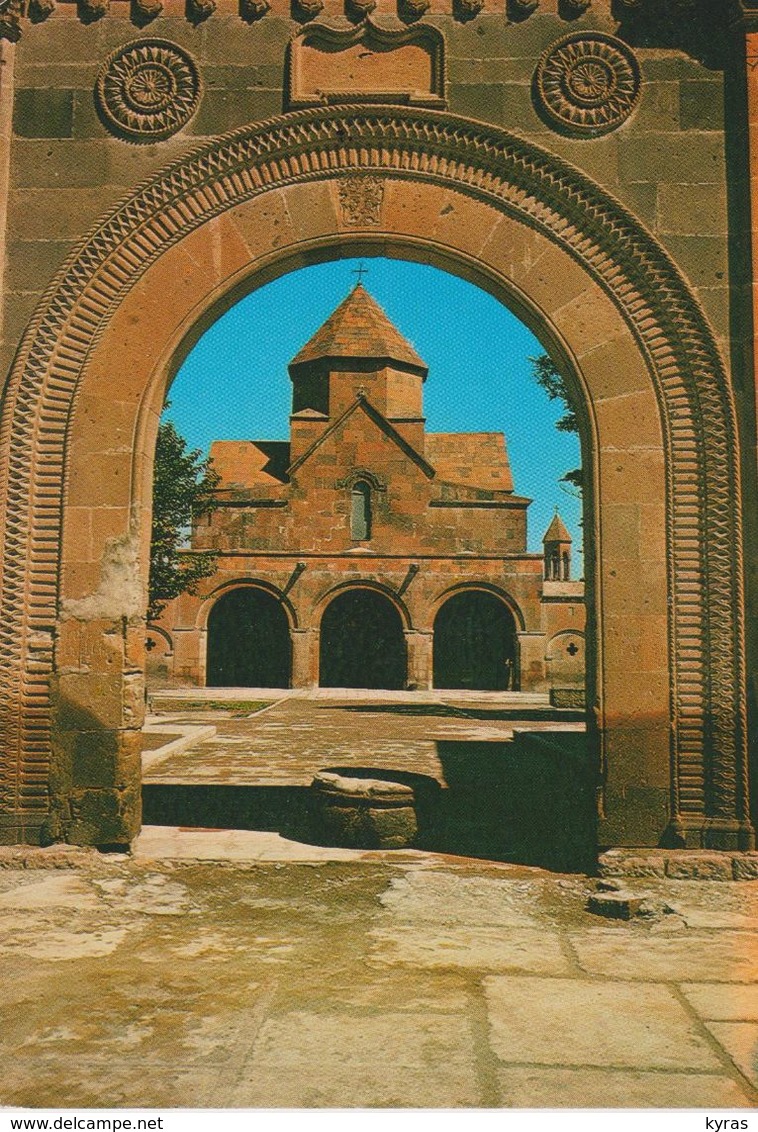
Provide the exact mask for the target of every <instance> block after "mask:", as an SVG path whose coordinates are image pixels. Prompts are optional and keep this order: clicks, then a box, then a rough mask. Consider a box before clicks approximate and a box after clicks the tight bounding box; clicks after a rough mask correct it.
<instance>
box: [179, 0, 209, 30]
mask: <svg viewBox="0 0 758 1132" xmlns="http://www.w3.org/2000/svg"><path fill="white" fill-rule="evenodd" d="M215 11H216V0H186V12H187V19H188V20H189V21H190V23H192V24H201V23H202V22H203V20H207V19H208V17H209V16H212V15H213V13H214V12H215Z"/></svg>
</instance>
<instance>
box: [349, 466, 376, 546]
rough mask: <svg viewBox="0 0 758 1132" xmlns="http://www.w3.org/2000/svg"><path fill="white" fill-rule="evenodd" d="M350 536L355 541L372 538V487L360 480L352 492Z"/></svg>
mask: <svg viewBox="0 0 758 1132" xmlns="http://www.w3.org/2000/svg"><path fill="white" fill-rule="evenodd" d="M350 537H351V538H352V539H353V541H354V542H365V541H366V540H367V539H370V538H371V487H370V486H369V484H367V483H366V481H365V480H358V482H357V483H356V484H354V485H353V489H352V491H351V493H350Z"/></svg>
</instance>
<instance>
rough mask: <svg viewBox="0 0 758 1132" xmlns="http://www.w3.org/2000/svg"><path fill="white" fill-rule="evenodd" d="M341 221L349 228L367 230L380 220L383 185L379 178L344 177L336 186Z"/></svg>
mask: <svg viewBox="0 0 758 1132" xmlns="http://www.w3.org/2000/svg"><path fill="white" fill-rule="evenodd" d="M338 190H339V198H340V210H341V212H342V220H343V222H344V223H345V224H349V225H350V227H351V228H368V227H371V225H373V224H378V223H379V222H380V220H381V209H382V201H383V200H384V183H383V182H382V180H381V178H380V177H367V176H355V177H344V178H343V179H342V180H341V181H340V182H339V185H338Z"/></svg>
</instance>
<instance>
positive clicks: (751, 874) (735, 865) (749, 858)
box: [732, 853, 758, 880]
mask: <svg viewBox="0 0 758 1132" xmlns="http://www.w3.org/2000/svg"><path fill="white" fill-rule="evenodd" d="M732 875H733V877H734V879H735V880H758V853H740V854H737V855H735V856H734V857H732Z"/></svg>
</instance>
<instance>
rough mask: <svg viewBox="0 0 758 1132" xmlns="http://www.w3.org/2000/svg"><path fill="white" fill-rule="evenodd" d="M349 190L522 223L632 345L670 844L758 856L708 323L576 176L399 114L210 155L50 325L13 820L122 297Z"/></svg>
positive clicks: (10, 487)
mask: <svg viewBox="0 0 758 1132" xmlns="http://www.w3.org/2000/svg"><path fill="white" fill-rule="evenodd" d="M348 175H349V176H356V175H357V176H367V175H372V176H377V177H383V178H395V179H407V180H411V181H418V182H423V183H435V184H441V185H443V186H446V187H449V188H450V189H451V190H453V191H455V192H457V193H464V194H466V195H468V196H470V197H472V198H474V199H475V200H477V201H480V202H484V203H486V204H487V205H488V206H489V207H492V208H495V209H496V210H499V211H500V212H501V213H505V214H507V215H508V216H510V217H515V218H516V219H517V220H518V221H520V222H522V223H524V224H526V225H528V226H530V227H531V228H533V229H535V230H536V231H539V232H540V233H542V234H544V235H545V236H546V237H547V238H548V239H549V240H550V241H551V242H553V243H554V244H555V245H557V246H558V247H560V248H561V249H562V251H563V252H565V254H566V255H568V256H570V257H571V258H572V259H573V260H574V261H575V262H577V263H579V264H580V265H581V267H582V269H583V270H584V271H585V272H586V273H587V275H588V277H589V278H591V279H592V280H593V281H594V284H595V285H597V286H598V287H600V288H601V289H602V291H603V292H604V294H606V295H607V296H609V297H610V298H611V299H612V301H613V303H614V304H615V306H616V308H617V309H618V311H619V312H620V313H621V316H622V317H623V319H624V320H625V322H626V324H627V325H628V327H629V328H630V329H631V331H632V333H633V335H634V338H635V340H636V342H637V343H638V345H639V349H640V351H641V353H642V355H643V356H644V358H645V359H646V364H647V366H648V369H649V372H650V374H651V380H652V382H653V384H654V388H655V394H656V397H657V401H658V405H659V409H660V416H661V422H662V428H663V435H664V443H665V450H666V468H667V479H668V499H667V507H668V531H667V540H668V541H667V548H668V571H669V577H668V587H669V595H670V599H671V600H670V611H669V626H670V629H669V633H670V649H671V656H672V662H671V667H670V697H671V725H672V734H673V737H674V738H673V742H674V747H675V756H676V757H675V760H674V763H675V768H676V774H675V781H674V784H673V787H672V799H673V811H674V812H673V813H672V827H671V828H672V829H673V830H674V832H675V833H676V834H677V835H678V836H680V837H683V838H684V839H685V840H686V839H687V838H688V837H689V830H690V829H692V830H695V831H701V832H702V830H704V829H706V827H707V836H708V837H710V838H711V841H712V843H713V844H722V843H723V844H724V845H725V846H726V845H732V844H738V843H739V844H741V845H742V844H747V843H748V842H749V840H750V837H751V833H750V827H749V823H748V818H747V756H746V728H745V719H744V704H745V687H744V685H745V674H744V652H743V645H742V637H741V624H742V620H741V611H742V596H741V568H740V561H739V547H740V545H741V538H740V515H739V508H738V506H737V503H736V500H737V498H738V492H736V491H735V485H736V484H737V483H738V459H737V434H736V428H735V414H734V407H733V405H732V401H731V394H730V391H729V385H728V381H727V377H726V373H725V370H724V366H723V362H722V359H721V356H720V353H719V350H718V347H717V344H716V342H715V339H714V337H713V335H712V333H711V331H710V329H709V327H708V324H707V322H706V320H705V318H704V316H703V314H702V312H701V310H700V308H699V306H698V304H697V303H696V301H695V299H694V298H693V296H692V294H691V292H690V290H689V289H688V286H687V284H686V283H685V281H684V279H683V277H682V276H681V274H680V273H679V272H678V270H677V268H676V266H675V265H674V263H673V262H672V261H671V259H670V258H669V257H668V255H667V254H666V253H665V252H664V251H663V249H662V248H661V247H660V245H659V244H658V243H657V242H656V241H655V240H654V239H653V237H652V236H650V235H649V234H648V233H647V232H646V231H645V230H644V229H643V228H642V227H641V226H640V225H639V224H638V223H637V222H636V221H635V220H634V218H633V217H632V216H631V214H629V213H628V212H626V210H625V209H624V208H623V207H622V206H621V205H619V204H618V203H617V202H616V201H614V200H613V199H612V198H611V197H610V196H608V194H606V193H605V192H604V191H603V190H601V189H600V188H598V187H597V186H596V185H594V184H593V183H592V182H590V181H589V180H588V179H587V178H586V177H584V176H583V175H582V174H581V173H579V172H578V171H577V170H575V169H574V168H572V167H571V166H570V165H568V164H567V163H565V162H562V161H561V160H559V159H557V158H555V157H553V156H552V155H549V154H548V153H546V152H544V151H542V150H541V149H539V148H538V147H537V146H534V145H533V144H531V143H529V142H527V141H525V140H523V139H521V138H518V137H516V136H514V135H511V134H508V133H506V132H505V131H502V130H497V129H494V128H490V127H486V126H484V125H480V124H477V123H473V122H470V121H467V120H465V119H460V118H455V117H453V116H451V115H447V114H441V113H438V112H434V111H422V110H412V111H410V110H407V109H399V108H393V107H385V108H381V109H376V108H372V107H350V106H346V107H342V108H340V109H339V110H338V111H335V109H334V108H330V109H328V110H321V109H313V110H304V111H299V112H297V113H294V114H291V115H287V116H286V117H283V118H280V119H274V120H272V121H271V122H270V123H268V124H267V125H264V126H260V125H258V126H256V127H255V128H249V129H248V128H245V129H242V130H239V131H236V132H235V133H234V134H231V135H229V136H227V137H226V138H222V139H220V140H216V141H214V142H213V143H211V144H209V145H207V146H205V147H203V148H200V149H198V150H195V151H194V152H192V153H190V154H189V155H188V156H187V157H185V158H182V159H181V160H180V161H178V162H176V163H175V164H173V165H171V166H169V167H168V168H167V169H166V170H165V171H164V172H162V173H161V174H159V175H158V176H157V177H156V178H155V179H154V180H152V181H151V182H149V183H147V184H145V185H143V186H142V187H141V188H139V189H138V190H137V191H136V192H135V193H134V194H132V196H131V197H130V198H129V199H128V200H126V201H125V202H123V203H122V204H121V205H120V206H119V207H118V208H116V209H115V210H114V212H113V213H112V214H111V215H110V216H109V217H107V218H106V219H105V220H104V222H103V223H102V224H101V225H100V226H99V227H98V228H97V229H96V230H95V231H94V232H93V233H92V234H91V236H90V237H89V238H88V239H87V240H86V241H85V242H84V244H83V245H82V246H81V247H80V248H79V250H78V252H77V253H76V254H75V256H74V257H73V258H72V259H71V260H70V261H69V262H68V264H67V265H66V267H65V268H64V269H63V270H62V272H61V274H60V275H59V276H58V278H57V280H56V281H55V283H54V284H53V286H52V288H51V289H50V291H49V292H48V295H47V296H46V298H45V300H44V301H43V303H42V305H41V307H40V309H39V310H38V312H37V314H36V315H35V318H34V320H33V322H32V324H31V325H30V328H29V331H28V333H27V336H26V338H25V341H24V343H23V345H22V348H21V350H20V352H19V355H18V358H17V361H16V363H15V365H14V368H13V372H12V375H11V381H10V386H9V391H8V395H7V397H6V402H5V409H4V414H3V417H2V421H0V456H1V457H2V467H1V468H0V475H1V477H2V479H1V481H0V488H1V489H2V497H3V499H4V501H5V504H4V506H5V512H4V516H3V528H2V537H3V562H4V566H3V583H2V594H1V595H0V601H1V603H2V617H0V674H1V677H2V680H1V683H0V727H2V729H3V733H4V735H5V739H6V752H7V753H6V758H5V760H4V763H3V767H2V777H1V778H0V787H1V788H2V791H3V797H4V806H5V811H6V821H7V822H8V824H9V825H10V824H13V823H14V822H15V825H16V827H17V828H19V829H21V828H22V827H24V826H25V824H28V825H30V826H34V824H35V822H36V823H37V825H39V824H40V823H43V822H44V820H45V815H46V813H47V810H48V808H49V804H50V799H49V796H48V794H47V780H45V784H44V785H43V778H45V775H46V774H47V773H48V771H47V769H46V764H45V759H44V751H45V747H46V744H49V723H50V718H51V711H52V710H53V706H54V705H52V703H51V698H50V686H51V685H50V681H51V676H52V674H53V670H54V657H53V630H54V625H55V623H56V618H57V617H58V613H59V610H58V602H59V598H60V594H59V592H58V578H59V573H60V561H61V540H60V520H61V512H62V508H63V502H64V500H63V490H64V483H65V473H66V458H67V457H66V451H67V449H66V434H67V428H68V425H69V421H70V418H71V414H72V412H73V411H74V406H75V398H76V390H77V385H78V382H79V379H80V375H81V374H82V372H83V371H84V370H85V369H86V366H87V363H88V358H89V356H90V352H91V350H92V349H93V348H94V346H95V344H96V343H97V341H98V340H99V338H100V336H101V335H102V334H104V333H105V331H106V329H107V326H108V323H109V320H110V318H111V317H112V315H113V312H114V311H115V310H116V309H117V308H118V306H119V303H120V302H122V301H123V298H124V296H125V295H127V294H128V293H129V292H130V290H131V289H132V288H133V287H134V285H135V283H136V282H137V281H138V280H139V279H141V278H142V277H143V275H144V274H145V272H147V271H148V269H149V268H150V266H151V265H152V264H153V263H154V262H155V261H156V260H157V259H158V257H160V256H161V255H163V254H165V253H166V251H167V249H169V248H171V247H172V246H173V245H174V244H176V243H178V242H179V241H181V240H182V239H183V238H184V237H185V236H187V235H188V233H189V232H191V231H192V230H194V229H195V228H197V227H199V226H201V225H203V224H205V223H206V222H207V221H209V220H211V219H213V218H214V217H216V216H218V215H219V214H221V213H223V212H224V211H226V210H229V209H231V208H233V207H235V206H237V205H239V204H241V203H243V202H245V201H247V200H250V199H252V198H254V197H255V196H258V195H260V194H263V193H265V192H268V191H270V190H272V189H281V188H286V187H287V186H289V185H295V184H307V183H309V182H313V181H317V180H322V179H324V178H325V177H330V178H332V177H335V176H336V177H338V178H339V177H341V176H348ZM377 234H378V235H381V234H382V232H381V225H380V226H379V228H378V229H377ZM24 775H27V778H26V779H25V778H24ZM700 835H701V833H697V836H700ZM693 836H695V834H693ZM703 836H705V835H704V834H703ZM719 839H720V840H719ZM111 840H112V838H111Z"/></svg>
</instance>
